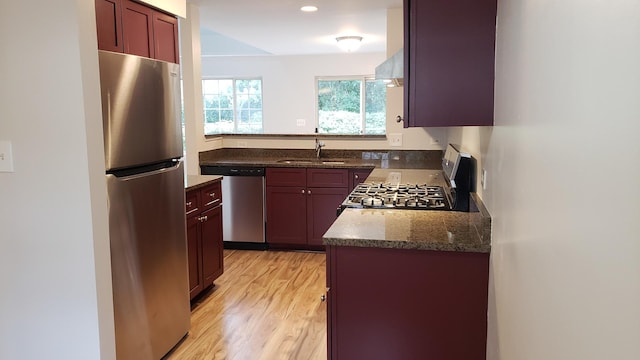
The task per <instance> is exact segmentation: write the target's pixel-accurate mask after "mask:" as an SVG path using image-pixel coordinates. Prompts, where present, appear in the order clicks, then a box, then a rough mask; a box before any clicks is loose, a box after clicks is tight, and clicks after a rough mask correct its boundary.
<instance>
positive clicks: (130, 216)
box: [107, 161, 191, 360]
mask: <svg viewBox="0 0 640 360" xmlns="http://www.w3.org/2000/svg"><path fill="white" fill-rule="evenodd" d="M183 167H184V165H183V163H182V162H181V161H180V162H178V163H177V165H176V166H175V167H172V168H164V169H160V170H155V171H151V172H146V173H142V174H137V175H131V176H125V177H117V176H115V175H113V174H108V175H107V191H108V195H109V231H110V234H111V268H112V270H111V271H112V276H113V297H114V299H113V300H114V312H115V330H116V354H117V358H118V360H126V359H136V360H139V359H160V358H161V357H162V356H163V355H165V354H166V353H167V352H168V351H169V350H170V349H171V348H172V347H173V346H174V345H175V344H176V343H177V342H178V341H180V339H181V338H182V337H183V336H184V335H185V334H186V333H187V331H188V330H189V326H190V311H191V309H190V304H189V285H188V274H187V244H186V235H185V234H186V225H185V214H184V202H185V194H184V169H183Z"/></svg>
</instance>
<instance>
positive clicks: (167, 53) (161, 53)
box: [153, 11, 180, 64]
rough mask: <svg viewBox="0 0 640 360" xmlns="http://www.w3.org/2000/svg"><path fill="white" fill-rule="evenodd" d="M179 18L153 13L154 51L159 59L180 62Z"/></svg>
mask: <svg viewBox="0 0 640 360" xmlns="http://www.w3.org/2000/svg"><path fill="white" fill-rule="evenodd" d="M179 46H180V43H179V41H178V20H177V19H176V18H175V17H173V16H169V15H167V14H164V13H161V12H158V11H154V13H153V51H154V53H155V58H156V59H158V60H163V61H168V62H172V63H176V64H177V63H179V62H180V49H179Z"/></svg>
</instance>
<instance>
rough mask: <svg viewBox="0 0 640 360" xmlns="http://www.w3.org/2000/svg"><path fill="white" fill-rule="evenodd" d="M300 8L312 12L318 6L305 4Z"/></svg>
mask: <svg viewBox="0 0 640 360" xmlns="http://www.w3.org/2000/svg"><path fill="white" fill-rule="evenodd" d="M300 10H302V11H304V12H314V11H318V7H317V6H313V5H307V6H303V7H301V8H300Z"/></svg>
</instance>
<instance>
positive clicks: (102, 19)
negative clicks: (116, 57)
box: [96, 0, 124, 52]
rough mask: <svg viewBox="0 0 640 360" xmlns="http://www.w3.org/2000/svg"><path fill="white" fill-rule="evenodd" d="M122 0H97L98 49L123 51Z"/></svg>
mask: <svg viewBox="0 0 640 360" xmlns="http://www.w3.org/2000/svg"><path fill="white" fill-rule="evenodd" d="M121 14H122V8H121V3H120V0H96V27H97V31H98V49H101V50H108V51H115V52H123V51H124V48H123V45H122V16H121Z"/></svg>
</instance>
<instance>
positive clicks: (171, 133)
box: [98, 50, 182, 171]
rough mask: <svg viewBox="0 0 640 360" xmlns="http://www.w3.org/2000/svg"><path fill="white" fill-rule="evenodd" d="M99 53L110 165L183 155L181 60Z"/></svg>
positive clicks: (123, 164) (135, 163) (122, 165)
mask: <svg viewBox="0 0 640 360" xmlns="http://www.w3.org/2000/svg"><path fill="white" fill-rule="evenodd" d="M98 55H99V61H100V87H101V91H102V121H103V127H104V150H105V161H106V169H107V171H110V170H113V169H122V168H127V167H132V166H138V165H144V164H149V163H153V162H157V161H160V160H166V159H172V158H179V157H181V156H182V126H181V124H180V109H181V105H180V104H181V102H180V76H179V75H180V67H179V65H177V64H172V63H168V62H164V61H158V60H153V59H147V58H143V57H139V56H135V55H129V54H120V53H114V52H109V51H103V50H100V51H99V54H98Z"/></svg>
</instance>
